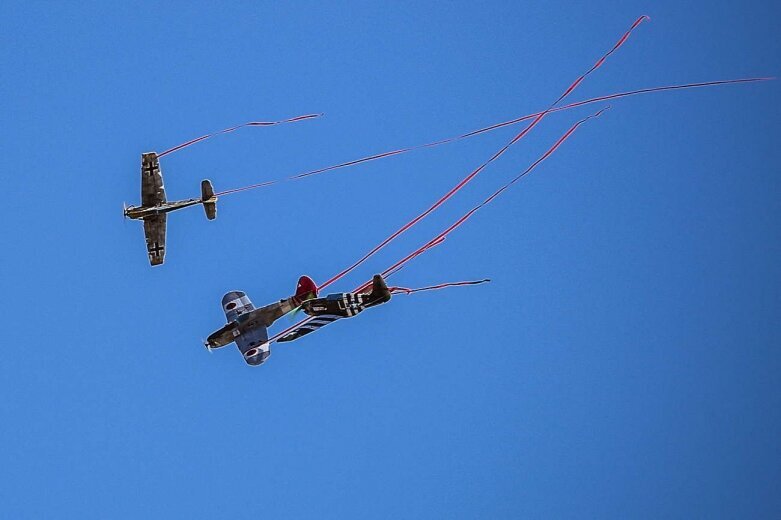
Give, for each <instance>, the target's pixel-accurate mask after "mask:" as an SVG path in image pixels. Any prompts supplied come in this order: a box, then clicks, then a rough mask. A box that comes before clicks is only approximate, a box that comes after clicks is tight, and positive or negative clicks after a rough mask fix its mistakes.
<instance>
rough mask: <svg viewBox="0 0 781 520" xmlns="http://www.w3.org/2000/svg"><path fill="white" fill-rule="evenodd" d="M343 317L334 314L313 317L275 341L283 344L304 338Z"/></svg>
mask: <svg viewBox="0 0 781 520" xmlns="http://www.w3.org/2000/svg"><path fill="white" fill-rule="evenodd" d="M343 317H344V316H337V315H336V314H323V315H320V316H314V317H313V318H310V319H308V320H306V321H305V322H304V323H302V324H301V325H299V326H298V327H296V328H295V329H293V330H291V331H290V332H288V333H287V334H285V335H284V336H282V337H281V338H279V339H278V340H277V341H279V342H285V341H293V340H296V339H298V338H300V337H301V336H306V335H307V334H309V333H310V332H314V331H316V330H317V329H319V328H320V327H325V326H326V325H328V324H329V323H333V322H335V321H336V320H338V319H341V318H343Z"/></svg>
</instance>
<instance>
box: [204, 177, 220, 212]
mask: <svg viewBox="0 0 781 520" xmlns="http://www.w3.org/2000/svg"><path fill="white" fill-rule="evenodd" d="M201 200H202V201H203V210H204V211H205V212H206V218H207V219H209V220H214V219H215V218H217V197H216V196H215V195H214V188H213V187H212V183H211V182H210V181H209V180H208V179H204V180H202V181H201Z"/></svg>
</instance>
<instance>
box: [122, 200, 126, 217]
mask: <svg viewBox="0 0 781 520" xmlns="http://www.w3.org/2000/svg"><path fill="white" fill-rule="evenodd" d="M122 220H127V202H124V201H123V202H122Z"/></svg>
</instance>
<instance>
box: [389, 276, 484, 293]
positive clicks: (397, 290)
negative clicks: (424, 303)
mask: <svg viewBox="0 0 781 520" xmlns="http://www.w3.org/2000/svg"><path fill="white" fill-rule="evenodd" d="M490 281H491V280H490V279H489V278H485V279H483V280H470V281H465V282H448V283H441V284H438V285H429V286H427V287H418V288H416V289H408V288H406V287H389V290H390V292H391V293H392V294H402V293H403V294H414V293H419V292H423V291H436V290H439V289H445V288H447V287H461V286H464V285H480V284H484V283H489V282H490Z"/></svg>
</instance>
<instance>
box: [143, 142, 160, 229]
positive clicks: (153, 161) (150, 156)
mask: <svg viewBox="0 0 781 520" xmlns="http://www.w3.org/2000/svg"><path fill="white" fill-rule="evenodd" d="M164 202H165V186H163V174H162V173H161V172H160V161H158V159H157V154H156V153H155V152H149V153H145V154H142V155H141V205H142V206H146V207H149V206H157V205H158V204H162V203H164ZM163 225H165V221H163Z"/></svg>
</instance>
